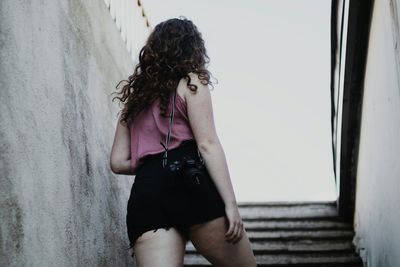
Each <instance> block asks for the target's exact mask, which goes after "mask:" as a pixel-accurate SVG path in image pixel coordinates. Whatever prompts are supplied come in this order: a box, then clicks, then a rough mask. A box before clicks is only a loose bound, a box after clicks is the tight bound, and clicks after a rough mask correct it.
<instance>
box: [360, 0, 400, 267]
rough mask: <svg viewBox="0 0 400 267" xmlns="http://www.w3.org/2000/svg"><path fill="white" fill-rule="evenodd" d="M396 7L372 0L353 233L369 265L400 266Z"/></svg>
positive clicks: (399, 11)
mask: <svg viewBox="0 0 400 267" xmlns="http://www.w3.org/2000/svg"><path fill="white" fill-rule="evenodd" d="M399 4H400V1H398V0H397V3H396V0H393V1H390V0H375V4H374V10H373V17H372V24H371V32H370V40H369V49H368V58H367V67H366V75H365V87H364V100H363V109H362V122H361V124H362V125H361V139H360V150H359V161H358V177H357V192H356V211H355V230H356V242H357V244H358V247H359V248H365V254H366V255H365V258H366V260H367V262H368V266H369V267H374V266H382V267H397V266H400V254H399V253H398V252H399V251H400V231H399V222H400V193H399V192H400V155H399V153H400V84H399V81H400V79H399V78H400V68H399V66H398V63H399V61H398V58H399V54H400V51H399V50H400V43H399V41H400V36H399V34H400V32H399V24H398V22H399V21H398V19H396V17H397V18H398V17H399V16H400V9H399V8H400V5H399ZM396 25H397V26H396ZM396 62H397V63H396ZM362 254H364V253H362Z"/></svg>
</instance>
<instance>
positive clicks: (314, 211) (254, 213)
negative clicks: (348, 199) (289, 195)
mask: <svg viewBox="0 0 400 267" xmlns="http://www.w3.org/2000/svg"><path fill="white" fill-rule="evenodd" d="M238 206H239V213H240V215H241V217H242V219H243V220H270V219H276V218H277V219H280V220H282V219H296V218H336V217H337V209H336V204H335V203H333V202H327V203H326V202H323V203H318V202H317V203H315V202H312V203H303V202H301V203H254V204H250V203H249V204H245V203H243V202H242V203H238Z"/></svg>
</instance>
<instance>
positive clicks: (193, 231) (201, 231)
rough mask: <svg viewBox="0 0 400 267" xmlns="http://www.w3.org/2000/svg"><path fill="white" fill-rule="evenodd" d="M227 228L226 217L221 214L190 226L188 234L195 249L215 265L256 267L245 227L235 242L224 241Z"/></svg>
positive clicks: (220, 266)
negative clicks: (240, 236)
mask: <svg viewBox="0 0 400 267" xmlns="http://www.w3.org/2000/svg"><path fill="white" fill-rule="evenodd" d="M227 230H228V219H227V218H226V217H225V216H223V217H218V218H216V219H213V220H210V221H208V222H206V223H202V224H196V225H193V226H191V227H190V228H189V236H190V239H191V241H192V243H193V245H194V247H195V248H196V249H197V251H199V252H200V253H201V254H202V255H203V256H204V257H205V258H206V259H207V260H208V261H210V262H211V263H212V264H213V265H214V266H216V267H225V266H229V267H256V266H257V264H256V260H255V256H254V253H253V250H252V248H251V244H250V240H249V238H248V236H247V234H246V231H245V229H244V228H243V231H244V233H243V236H242V238H241V239H240V240H239V241H238V242H237V243H236V244H233V243H228V242H227V241H226V239H225V232H226V231H227Z"/></svg>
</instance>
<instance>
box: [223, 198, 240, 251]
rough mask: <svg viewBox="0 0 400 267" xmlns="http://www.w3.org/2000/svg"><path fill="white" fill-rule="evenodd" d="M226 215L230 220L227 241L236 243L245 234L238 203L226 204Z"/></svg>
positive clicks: (226, 234) (226, 235)
mask: <svg viewBox="0 0 400 267" xmlns="http://www.w3.org/2000/svg"><path fill="white" fill-rule="evenodd" d="M225 213H226V217H227V219H228V221H229V228H228V231H227V232H226V233H225V238H226V241H227V242H232V243H233V244H236V243H237V242H238V241H239V240H240V239H241V238H242V236H243V222H242V218H241V217H240V214H239V208H238V206H237V205H225Z"/></svg>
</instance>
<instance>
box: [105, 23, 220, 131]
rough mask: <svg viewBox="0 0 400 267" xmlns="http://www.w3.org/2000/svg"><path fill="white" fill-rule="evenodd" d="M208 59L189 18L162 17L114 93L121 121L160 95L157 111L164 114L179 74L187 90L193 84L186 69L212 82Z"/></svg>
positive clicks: (193, 86)
mask: <svg viewBox="0 0 400 267" xmlns="http://www.w3.org/2000/svg"><path fill="white" fill-rule="evenodd" d="M209 62H210V58H209V57H208V55H207V52H206V49H205V46H204V40H203V39H202V35H201V33H200V32H199V31H198V30H197V27H196V26H195V25H194V24H193V22H192V21H191V20H188V19H186V18H185V17H183V16H180V17H179V18H172V19H168V20H166V21H163V22H161V23H159V24H157V25H156V27H155V28H154V30H153V31H152V32H151V34H150V35H149V36H148V38H147V40H146V44H145V45H144V46H143V48H142V49H141V50H140V52H139V63H138V64H137V65H136V66H135V68H134V73H133V74H132V75H130V76H129V78H128V80H122V81H120V82H119V83H118V84H117V86H116V89H117V90H118V86H119V85H120V84H121V82H125V85H124V86H123V87H122V90H121V91H120V92H118V91H117V92H114V93H116V94H119V95H121V96H120V97H118V96H115V97H114V98H113V99H112V101H114V99H115V98H117V99H119V100H120V101H121V102H122V103H124V108H123V109H122V114H121V122H125V123H128V124H129V123H131V122H133V120H134V118H135V117H136V116H137V115H138V114H139V113H140V112H141V111H142V110H144V109H145V108H146V107H147V106H149V105H150V104H151V103H152V102H153V101H154V100H156V99H157V98H160V114H161V116H162V117H168V115H167V114H166V112H167V107H168V105H169V96H170V93H171V92H173V90H175V88H176V87H177V85H178V83H179V81H180V79H181V78H185V79H186V80H187V83H186V84H187V87H188V88H189V89H190V90H191V91H196V90H197V85H195V84H191V83H190V82H191V78H190V76H189V74H190V73H194V74H197V77H198V78H199V80H200V81H201V83H202V84H204V85H208V84H210V85H211V86H213V84H212V82H211V81H210V74H211V73H210V72H209V71H208V70H207V69H206V66H205V65H206V64H208V63H209Z"/></svg>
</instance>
